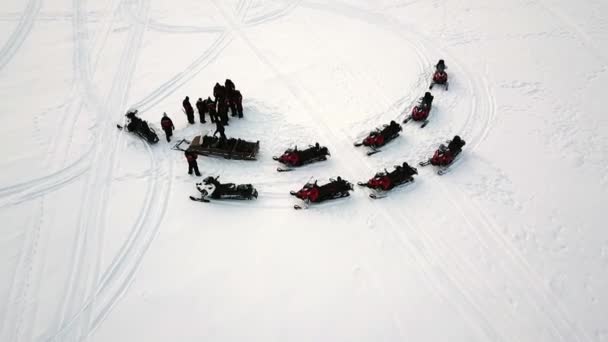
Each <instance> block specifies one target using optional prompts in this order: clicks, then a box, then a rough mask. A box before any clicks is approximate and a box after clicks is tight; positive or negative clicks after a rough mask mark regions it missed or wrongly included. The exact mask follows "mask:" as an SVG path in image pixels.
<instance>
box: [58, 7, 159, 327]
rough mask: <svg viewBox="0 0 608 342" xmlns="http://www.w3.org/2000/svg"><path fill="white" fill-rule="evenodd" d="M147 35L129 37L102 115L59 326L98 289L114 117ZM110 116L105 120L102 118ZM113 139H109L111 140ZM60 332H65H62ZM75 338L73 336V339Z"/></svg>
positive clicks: (137, 31)
mask: <svg viewBox="0 0 608 342" xmlns="http://www.w3.org/2000/svg"><path fill="white" fill-rule="evenodd" d="M79 7H80V2H79V1H78V0H75V1H74V8H75V9H76V12H77V13H78V12H79V11H80V9H79ZM139 9H140V10H142V11H144V12H146V13H149V4H148V2H142V3H140V4H139ZM145 31H146V28H145V26H143V25H137V26H135V27H133V28H132V29H131V30H130V31H129V34H128V38H127V42H126V47H125V49H124V51H123V54H122V56H121V60H120V63H119V64H118V69H117V72H116V76H115V79H114V82H113V85H112V87H111V89H110V92H109V96H108V97H109V98H110V102H109V103H108V104H107V106H106V110H105V111H104V112H103V113H100V116H99V118H98V119H99V121H100V122H98V124H101V127H102V128H101V129H100V130H99V131H98V132H96V133H98V134H97V136H96V139H95V140H96V144H95V151H94V161H95V164H94V165H95V167H94V168H92V171H91V172H90V173H89V175H88V185H87V187H86V190H85V197H84V200H83V202H82V203H83V206H84V207H86V209H87V210H81V214H80V217H79V220H78V222H79V224H78V226H79V230H78V233H77V237H76V239H75V242H76V245H75V247H74V255H75V256H74V258H73V263H72V267H71V271H70V276H69V281H68V286H67V287H66V288H67V291H66V295H67V296H66V298H65V299H64V301H63V308H62V309H61V310H60V314H59V315H58V318H59V324H58V326H59V327H61V326H63V325H64V324H65V323H64V322H66V320H68V319H69V317H70V316H71V315H72V314H73V313H74V312H77V311H78V307H80V305H81V303H83V302H84V300H85V299H86V297H87V296H88V294H89V293H91V292H92V291H93V289H94V286H95V277H96V275H95V274H94V270H91V269H90V268H88V267H87V266H88V265H87V263H89V264H93V265H95V264H96V258H97V257H98V253H100V251H98V250H96V245H97V246H99V242H98V240H96V239H99V238H102V237H103V229H104V225H105V219H104V217H105V216H106V205H107V200H106V199H107V196H108V195H109V191H110V186H111V179H112V171H113V170H112V167H113V166H114V156H115V153H116V151H117V140H118V139H116V137H117V136H118V134H119V133H118V132H117V131H116V129H115V128H114V127H113V122H111V121H113V119H112V115H115V113H120V109H122V108H123V107H124V105H125V102H126V98H127V94H128V90H129V86H130V82H131V78H132V75H133V72H134V69H135V62H136V60H137V58H138V55H139V50H140V48H141V45H142V40H143V35H144V33H145ZM107 113H110V116H109V117H107V118H105V117H103V116H101V115H107ZM108 137H109V138H108ZM86 328H87V327H86V322H82V323H81V324H80V325H79V326H78V327H76V329H75V331H74V330H72V331H71V332H72V333H73V334H75V339H80V338H79V337H80V336H83V334H86V331H83V329H86ZM58 330H61V328H59V329H58ZM71 336H73V335H71Z"/></svg>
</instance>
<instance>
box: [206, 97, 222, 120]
mask: <svg viewBox="0 0 608 342" xmlns="http://www.w3.org/2000/svg"><path fill="white" fill-rule="evenodd" d="M203 102H204V103H205V106H206V107H207V111H208V112H209V119H210V120H211V123H215V122H216V121H218V120H219V119H218V117H217V111H216V110H215V102H213V100H212V99H211V97H210V96H209V97H207V100H205V101H203Z"/></svg>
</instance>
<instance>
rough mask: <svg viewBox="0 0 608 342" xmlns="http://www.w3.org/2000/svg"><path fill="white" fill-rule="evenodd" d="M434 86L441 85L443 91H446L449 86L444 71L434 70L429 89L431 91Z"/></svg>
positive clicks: (446, 74)
mask: <svg viewBox="0 0 608 342" xmlns="http://www.w3.org/2000/svg"><path fill="white" fill-rule="evenodd" d="M435 84H439V85H442V86H443V87H444V88H445V90H448V87H449V86H450V84H449V82H448V73H447V72H445V70H435V72H434V73H433V80H432V81H431V85H430V86H429V89H433V86H435Z"/></svg>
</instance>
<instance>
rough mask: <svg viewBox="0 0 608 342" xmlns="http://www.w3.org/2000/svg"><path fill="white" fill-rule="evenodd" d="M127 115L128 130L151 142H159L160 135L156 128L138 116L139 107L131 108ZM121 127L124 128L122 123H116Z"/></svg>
mask: <svg viewBox="0 0 608 342" xmlns="http://www.w3.org/2000/svg"><path fill="white" fill-rule="evenodd" d="M125 116H126V117H127V119H128V121H129V122H128V123H127V130H128V131H129V132H133V133H135V134H137V135H139V137H141V138H142V139H144V140H146V141H147V142H148V143H150V144H156V143H157V142H158V135H156V131H155V130H154V128H152V127H150V126H149V125H148V123H147V122H146V120H142V119H140V118H139V117H137V109H130V110H129V111H127V114H125ZM116 126H117V127H118V128H119V129H123V127H122V126H121V125H116Z"/></svg>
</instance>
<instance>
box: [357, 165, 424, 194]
mask: <svg viewBox="0 0 608 342" xmlns="http://www.w3.org/2000/svg"><path fill="white" fill-rule="evenodd" d="M417 174H418V170H416V168H415V167H411V166H409V165H408V164H407V163H403V165H395V170H393V171H392V172H388V171H387V170H386V169H385V170H384V171H381V172H378V173H376V174H375V175H374V177H373V178H371V179H370V180H368V181H367V182H359V183H357V185H359V186H365V187H368V188H370V189H373V190H378V191H389V190H391V189H393V188H394V187H396V186H398V185H401V184H405V183H410V182H413V181H414V175H417ZM369 197H371V198H374V199H376V198H381V197H383V196H382V195H378V194H370V195H369Z"/></svg>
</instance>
